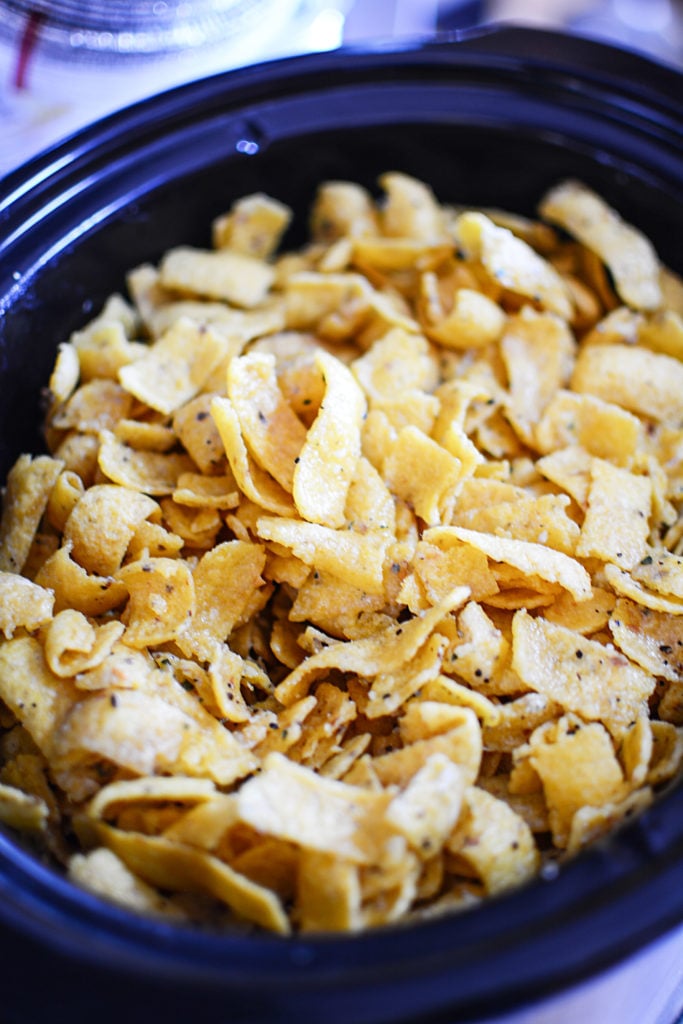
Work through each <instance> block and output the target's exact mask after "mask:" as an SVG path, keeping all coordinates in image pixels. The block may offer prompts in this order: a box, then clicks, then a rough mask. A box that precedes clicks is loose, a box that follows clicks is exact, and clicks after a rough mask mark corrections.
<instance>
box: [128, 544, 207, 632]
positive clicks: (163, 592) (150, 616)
mask: <svg viewBox="0 0 683 1024" xmlns="http://www.w3.org/2000/svg"><path fill="white" fill-rule="evenodd" d="M117 581H118V582H119V583H123V584H124V586H125V587H126V590H127V591H128V596H129V601H128V604H127V605H126V609H125V612H124V616H123V618H124V621H125V623H126V634H125V642H126V643H127V644H128V645H129V646H130V647H136V648H137V647H149V646H154V645H157V644H162V643H165V642H166V641H168V640H174V639H175V638H176V637H177V636H178V634H179V633H180V632H182V630H183V629H184V627H186V626H187V625H189V622H190V619H191V618H192V616H193V615H194V611H195V607H196V600H195V588H194V580H193V578H192V573H191V571H190V569H189V568H188V566H187V565H186V564H185V562H181V561H179V560H178V559H176V558H144V559H142V560H140V561H138V562H129V563H128V565H125V566H124V567H123V568H122V569H120V570H119V572H118V573H117Z"/></svg>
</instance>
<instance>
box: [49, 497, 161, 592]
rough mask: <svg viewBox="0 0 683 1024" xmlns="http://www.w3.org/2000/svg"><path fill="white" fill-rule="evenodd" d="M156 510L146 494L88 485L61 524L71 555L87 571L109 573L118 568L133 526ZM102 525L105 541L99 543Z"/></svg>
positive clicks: (108, 574) (104, 574) (133, 528)
mask: <svg viewBox="0 0 683 1024" xmlns="http://www.w3.org/2000/svg"><path fill="white" fill-rule="evenodd" d="M158 511H159V506H158V505H157V503H156V501H154V500H153V499H152V498H150V497H148V496H147V495H146V494H139V493H138V492H137V491H133V490H130V489H128V488H123V487H115V486H113V485H112V484H98V485H96V486H94V487H89V488H88V489H87V491H85V493H84V494H83V495H82V496H81V497H80V498H79V499H78V501H77V502H76V504H75V505H74V508H73V510H72V512H71V514H70V516H69V518H68V519H67V521H66V523H65V524H64V540H65V541H66V543H67V544H69V545H70V547H71V557H72V558H73V559H74V560H75V561H76V562H78V564H79V565H81V566H83V568H84V569H87V571H88V572H90V573H93V574H95V575H98V576H110V575H112V574H113V573H114V572H116V570H117V569H119V568H120V566H121V563H122V562H123V557H124V555H125V553H126V550H127V548H128V545H129V543H130V541H131V539H132V537H133V534H134V533H135V531H136V529H137V527H138V526H139V525H140V524H141V523H142V522H144V521H145V520H146V519H148V518H149V517H150V516H153V515H155V513H158ZM105 525H106V530H107V543H106V544H103V543H102V531H103V528H104V527H105Z"/></svg>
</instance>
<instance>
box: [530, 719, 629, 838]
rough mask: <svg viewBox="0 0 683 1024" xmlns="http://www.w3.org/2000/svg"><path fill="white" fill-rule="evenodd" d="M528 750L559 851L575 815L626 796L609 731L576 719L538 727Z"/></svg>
mask: <svg viewBox="0 0 683 1024" xmlns="http://www.w3.org/2000/svg"><path fill="white" fill-rule="evenodd" d="M539 733H540V735H538V734H534V736H532V738H531V742H530V745H529V749H530V761H531V764H532V765H533V767H534V769H535V771H537V772H538V774H539V776H540V778H541V781H542V783H543V791H544V793H545V798H546V802H547V804H548V810H549V820H550V826H551V828H552V831H553V838H554V841H555V843H556V845H557V846H559V847H563V846H566V845H567V843H568V842H569V832H570V828H571V826H572V821H573V818H574V815H575V814H576V812H577V811H579V810H580V809H581V808H582V807H586V806H589V807H600V806H603V805H605V804H611V803H613V802H614V801H615V800H618V799H619V798H620V797H623V796H625V794H626V790H625V785H624V776H623V772H622V770H621V767H620V765H619V761H618V760H617V756H616V754H615V751H614V747H613V744H612V740H611V738H610V735H609V733H608V732H607V730H606V729H605V728H604V727H603V726H602V725H600V724H599V723H598V722H591V723H589V724H586V723H585V722H582V721H581V720H580V719H578V718H575V717H566V718H563V719H561V720H560V721H559V722H558V723H557V724H556V725H550V726H542V727H541V729H540V730H539Z"/></svg>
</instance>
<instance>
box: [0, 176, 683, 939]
mask: <svg viewBox="0 0 683 1024" xmlns="http://www.w3.org/2000/svg"><path fill="white" fill-rule="evenodd" d="M379 185H380V189H379V190H378V191H379V197H374V196H373V195H371V194H370V193H369V192H368V191H367V190H365V189H364V188H361V187H360V186H358V185H356V184H353V183H349V182H328V183H325V184H323V185H321V187H320V188H319V190H318V192H317V195H316V198H315V201H314V204H313V208H312V211H311V216H310V229H311V240H310V242H309V243H308V244H307V245H306V247H305V248H303V249H302V250H301V251H297V252H285V253H282V252H280V248H281V242H282V238H283V235H284V232H285V231H286V229H287V227H288V224H289V222H290V219H291V216H292V213H291V211H290V210H289V209H288V208H287V207H285V206H284V205H283V204H282V203H280V202H278V201H277V200H275V199H272V198H270V197H268V196H265V195H263V194H254V195H250V196H247V197H245V198H243V199H241V200H239V201H238V202H236V203H235V204H234V206H233V207H232V208H231V209H230V210H229V212H228V213H227V214H225V215H224V216H222V217H220V218H219V219H218V220H217V221H216V222H215V223H214V225H213V247H212V248H211V249H207V250H200V249H197V248H187V247H181V248H177V249H174V250H172V251H170V252H168V253H167V254H166V255H165V256H164V258H163V259H162V260H161V262H160V264H159V266H158V267H152V266H148V265H146V266H142V267H138V268H137V269H135V270H133V271H132V272H131V274H130V277H129V282H128V286H129V293H130V294H129V298H128V299H124V298H122V297H121V296H118V295H116V296H113V297H112V298H111V299H110V300H109V301H108V302H107V303H106V305H105V307H104V309H103V310H102V312H101V313H100V315H98V316H97V318H96V319H95V320H93V321H92V322H91V323H90V324H89V325H88V326H86V327H85V328H84V329H83V330H80V331H78V332H76V333H75V334H74V335H73V336H72V337H71V339H70V340H69V341H68V342H66V343H64V344H61V345H60V346H59V349H58V355H57V359H56V364H55V367H54V371H53V373H52V376H51V379H50V382H49V392H48V394H47V402H48V404H49V410H48V413H47V419H46V440H47V446H48V449H49V451H50V452H51V454H50V455H37V456H34V457H31V456H29V455H22V456H21V457H20V458H19V459H18V461H17V462H16V464H15V466H14V468H13V469H12V470H11V472H10V473H9V477H8V480H7V485H6V492H5V502H4V512H3V517H2V522H1V525H0V570H1V571H0V631H1V632H2V633H3V635H4V640H3V641H2V642H1V643H0V722H1V724H2V727H3V730H4V731H3V734H2V737H1V739H0V819H1V820H2V821H4V822H5V823H6V824H7V825H9V826H11V827H12V828H15V829H20V830H22V831H23V832H24V833H26V834H27V836H30V837H33V840H34V841H35V842H36V843H37V844H39V845H40V846H41V848H43V849H46V850H48V851H49V852H50V853H51V854H52V855H54V856H56V857H57V858H59V859H60V860H61V861H62V862H63V863H64V864H65V866H66V870H67V871H68V873H69V875H70V877H71V878H73V879H74V880H75V881H76V882H77V883H79V884H82V885H85V886H88V887H89V888H91V889H93V890H95V891H96V892H97V893H100V894H102V895H103V896H105V897H108V898H111V899H114V900H117V901H119V902H121V903H123V904H125V905H126V906H128V907H131V908H134V909H136V910H139V911H141V912H143V913H148V914H158V915H164V916H166V917H168V918H170V919H171V920H179V921H190V922H208V923H210V924H212V925H214V924H215V925H218V926H221V927H223V926H230V927H235V926H240V927H242V926H246V927H261V928H265V929H270V930H272V931H275V932H279V933H288V932H290V931H292V930H303V931H308V932H312V931H358V930H361V929H366V928H370V927H374V926H378V925H385V924H388V923H391V922H403V921H410V920H415V919H416V918H419V917H424V916H427V915H432V914H436V913H441V912H444V911H450V910H458V909H461V908H465V907H471V906H473V905H475V904H477V903H478V902H479V901H481V900H483V899H486V898H488V897H491V896H495V895H496V894H498V893H501V892H503V891H505V890H507V889H509V888H511V887H514V886H519V885H520V884H522V883H525V882H527V881H528V880H529V879H531V878H533V877H534V876H535V875H537V873H538V872H539V871H540V870H541V869H542V867H543V865H545V864H547V863H548V862H558V861H562V860H563V859H565V858H566V857H568V856H571V855H573V854H575V853H576V852H577V851H579V850H581V849H582V848H583V847H584V846H585V845H586V844H587V843H590V842H592V841H594V840H595V839H597V838H598V837H601V836H604V835H605V834H606V833H607V832H608V831H609V830H611V829H613V828H614V827H615V826H617V825H618V824H619V823H620V822H622V821H624V820H625V819H627V818H629V817H630V816H631V815H633V814H634V813H637V812H639V811H640V810H641V809H643V808H645V807H647V805H648V804H649V803H650V801H651V800H652V799H653V795H654V794H655V793H656V792H657V790H658V789H660V788H661V787H662V786H663V784H665V783H666V782H667V781H668V780H671V779H672V778H673V777H674V776H675V775H676V773H677V772H678V771H679V769H680V767H681V761H682V759H683V514H682V508H683V318H682V316H683V285H682V284H681V281H680V280H679V279H678V278H677V277H676V276H675V275H674V274H673V273H672V272H670V271H669V270H666V269H665V268H663V267H661V266H660V264H659V262H658V259H657V256H656V254H655V253H654V251H653V249H652V246H651V245H650V243H649V242H648V240H647V239H646V238H645V237H644V236H643V235H642V234H641V233H640V232H639V231H638V230H636V229H634V228H633V227H631V226H629V225H628V224H626V223H625V222H624V221H623V220H622V219H621V217H620V215H619V214H618V213H617V212H616V211H614V210H612V209H611V208H610V207H608V206H607V205H606V204H605V202H604V201H603V200H602V199H601V198H600V197H598V196H597V195H595V194H594V193H593V192H592V191H591V190H590V189H588V188H587V187H585V186H584V185H582V184H581V183H579V182H574V181H568V182H563V183H561V184H559V185H558V186H556V187H555V188H553V189H551V191H550V192H549V193H548V194H547V195H546V196H544V197H543V198H542V200H541V202H540V205H539V219H538V220H531V219H527V218H524V217H520V216H516V215H513V214H510V213H506V212H503V211H500V210H497V209H477V210H473V209H469V208H456V207H454V206H447V205H444V204H442V203H440V202H439V201H438V200H437V199H436V198H435V196H434V194H433V193H432V191H431V190H430V188H429V187H428V186H427V185H426V184H424V183H422V182H420V181H418V180H415V179H414V178H411V177H409V176H407V175H405V174H403V173H387V174H385V175H383V176H382V178H381V179H380V182H379Z"/></svg>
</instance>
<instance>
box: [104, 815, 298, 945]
mask: <svg viewBox="0 0 683 1024" xmlns="http://www.w3.org/2000/svg"><path fill="white" fill-rule="evenodd" d="M98 832H99V835H100V838H101V840H102V842H103V843H104V844H105V845H106V846H107V847H108V848H109V849H110V850H112V851H113V852H114V853H115V854H116V855H117V856H118V857H120V858H121V860H122V861H123V862H124V864H126V865H127V866H128V867H129V868H130V869H131V871H134V872H135V874H137V875H139V876H140V878H142V879H144V880H145V881H147V882H149V883H150V884H151V885H156V886H158V887H160V888H161V889H166V890H168V889H170V890H172V891H179V892H198V893H203V894H205V895H208V896H213V897H214V898H215V899H218V900H220V901H221V902H222V903H225V904H227V906H229V907H230V908H231V909H232V910H234V911H235V913H236V914H238V915H239V916H240V917H243V918H245V919H246V920H247V921H253V922H254V923H255V924H258V925H261V926H262V927H263V928H268V929H269V930H270V931H274V932H279V933H280V934H282V935H286V934H288V932H289V931H290V926H289V920H288V918H287V915H286V914H285V912H284V910H283V908H282V904H281V903H280V900H279V899H278V898H277V896H276V895H275V893H274V892H272V890H270V889H266V888H265V887H264V886H262V885H257V884H256V883H255V882H252V881H250V880H249V879H248V878H247V877H246V876H245V875H240V874H238V873H237V872H236V871H233V870H232V868H230V867H229V865H227V864H225V863H224V862H223V861H221V860H218V858H216V857H213V856H212V855H211V854H209V853H206V852H205V851H204V850H197V849H194V848H193V847H191V846H185V845H183V844H182V843H177V842H173V841H172V840H170V839H166V838H164V837H163V836H144V835H140V834H139V833H136V832H132V833H128V832H122V831H121V830H120V829H113V828H110V827H108V826H106V825H102V824H100V825H99V826H98Z"/></svg>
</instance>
